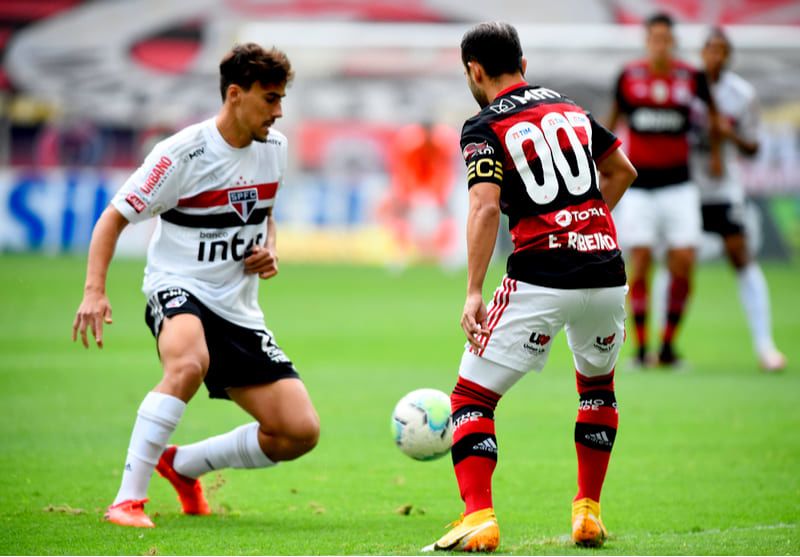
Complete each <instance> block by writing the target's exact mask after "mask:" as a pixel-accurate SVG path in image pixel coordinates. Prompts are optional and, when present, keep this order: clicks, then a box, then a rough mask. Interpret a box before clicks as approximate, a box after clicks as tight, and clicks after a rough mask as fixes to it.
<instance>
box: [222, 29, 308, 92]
mask: <svg viewBox="0 0 800 557" xmlns="http://www.w3.org/2000/svg"><path fill="white" fill-rule="evenodd" d="M293 77H294V71H292V64H291V63H290V62H289V58H288V57H287V56H286V54H285V53H284V52H282V51H280V50H278V49H277V48H271V49H269V50H266V49H264V48H262V47H261V46H259V45H257V44H255V43H246V44H237V45H236V46H234V47H233V49H231V51H230V52H228V53H227V54H226V55H225V56H224V57H223V58H222V61H221V62H220V63H219V88H220V93H221V94H222V101H223V102H224V101H225V97H226V95H227V93H228V86H230V85H231V84H236V85H239V86H240V87H241V88H242V89H244V90H245V91H248V90H249V89H250V87H252V86H253V83H255V82H259V83H261V84H262V85H280V84H283V83H288V82H289V81H291V80H292V78H293Z"/></svg>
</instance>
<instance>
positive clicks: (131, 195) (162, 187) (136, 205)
mask: <svg viewBox="0 0 800 557" xmlns="http://www.w3.org/2000/svg"><path fill="white" fill-rule="evenodd" d="M180 163H181V161H180V160H178V158H177V157H176V156H175V155H174V154H173V153H172V152H170V150H169V149H166V148H164V147H163V146H162V145H161V144H158V145H156V146H155V148H153V150H152V151H151V152H150V154H149V155H148V156H147V158H145V160H144V163H143V164H142V166H140V167H139V168H138V169H136V171H135V172H134V173H133V174H131V176H130V177H129V178H128V179H127V180H126V181H125V183H124V184H123V185H122V187H121V188H120V189H119V191H118V192H117V193H116V195H114V198H113V199H112V200H111V204H112V205H113V206H114V208H116V209H117V211H119V212H120V213H122V216H124V217H125V218H126V219H127V220H128V222H131V223H136V222H141V221H143V220H146V219H149V218H151V217H154V216H156V215H159V214H161V213H163V212H165V211H168V210H170V209H172V208H173V207H175V206H176V205H177V204H178V198H179V195H180V191H179V183H180V179H179V178H178V175H179V174H180V172H179V166H180Z"/></svg>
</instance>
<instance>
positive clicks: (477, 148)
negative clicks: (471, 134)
mask: <svg viewBox="0 0 800 557" xmlns="http://www.w3.org/2000/svg"><path fill="white" fill-rule="evenodd" d="M462 154H463V155H464V160H465V161H468V160H470V159H471V158H472V157H474V156H475V155H492V154H494V147H492V146H491V145H489V142H488V141H481V142H480V143H469V144H468V145H467V146H466V147H464V150H463V151H462Z"/></svg>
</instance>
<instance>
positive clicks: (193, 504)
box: [156, 445, 211, 515]
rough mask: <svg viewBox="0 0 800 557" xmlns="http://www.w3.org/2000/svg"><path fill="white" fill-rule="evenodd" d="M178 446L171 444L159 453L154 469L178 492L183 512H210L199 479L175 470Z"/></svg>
mask: <svg viewBox="0 0 800 557" xmlns="http://www.w3.org/2000/svg"><path fill="white" fill-rule="evenodd" d="M176 452H178V447H176V446H175V445H172V446H171V447H167V449H166V450H165V451H164V452H163V453H162V454H161V458H160V459H158V464H157V465H156V471H157V472H158V474H159V475H160V476H161V477H162V478H166V479H167V480H168V481H169V483H171V484H172V487H174V488H175V491H177V492H178V501H180V502H181V507H182V508H183V512H184V514H201V515H205V514H211V508H210V507H209V506H208V501H206V497H205V495H203V486H202V484H201V483H200V480H198V479H193V478H188V477H186V476H182V475H181V474H178V472H176V471H175V468H174V467H173V463H174V462H175V453H176Z"/></svg>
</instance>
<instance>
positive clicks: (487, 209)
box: [461, 182, 500, 348]
mask: <svg viewBox="0 0 800 557" xmlns="http://www.w3.org/2000/svg"><path fill="white" fill-rule="evenodd" d="M499 225H500V188H499V187H498V186H497V184H493V183H490V182H480V183H478V184H475V185H474V186H472V188H470V190H469V216H468V217H467V299H466V301H465V302H464V312H463V313H462V315H461V328H462V329H463V330H464V334H465V335H466V336H467V340H468V341H469V343H470V344H471V345H472V346H474V347H476V348H481V343H480V341H479V340H478V337H479V336H480V335H485V334H488V333H489V330H488V329H487V327H486V316H487V313H486V304H485V303H484V301H483V282H484V280H485V279H486V270H487V269H488V268H489V262H490V261H491V259H492V253H493V252H494V244H495V241H496V240H497V228H498V226H499Z"/></svg>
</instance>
